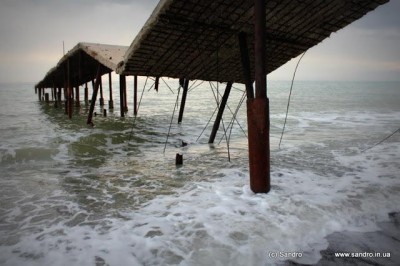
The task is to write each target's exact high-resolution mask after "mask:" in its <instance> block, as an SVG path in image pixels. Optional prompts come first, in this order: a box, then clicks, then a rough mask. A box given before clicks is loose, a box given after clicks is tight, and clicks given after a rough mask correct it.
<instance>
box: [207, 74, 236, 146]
mask: <svg viewBox="0 0 400 266" xmlns="http://www.w3.org/2000/svg"><path fill="white" fill-rule="evenodd" d="M231 89H232V82H228V83H227V84H226V88H225V92H224V95H223V96H222V100H221V104H220V105H219V109H218V113H217V116H216V118H215V122H214V126H213V128H212V131H211V135H210V138H209V139H208V143H210V144H211V143H214V140H215V136H216V135H217V132H218V129H219V125H220V123H221V119H222V115H223V114H224V110H225V106H226V103H227V102H228V97H229V93H230V92H231Z"/></svg>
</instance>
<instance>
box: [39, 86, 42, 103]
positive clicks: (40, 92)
mask: <svg viewBox="0 0 400 266" xmlns="http://www.w3.org/2000/svg"><path fill="white" fill-rule="evenodd" d="M38 91H39V93H38V97H39V102H41V101H42V88H38Z"/></svg>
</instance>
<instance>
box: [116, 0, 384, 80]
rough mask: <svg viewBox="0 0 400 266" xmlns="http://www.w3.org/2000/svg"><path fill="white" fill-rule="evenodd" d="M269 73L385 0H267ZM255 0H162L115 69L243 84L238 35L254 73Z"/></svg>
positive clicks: (125, 71) (142, 74) (124, 71)
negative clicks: (243, 38) (245, 42)
mask: <svg viewBox="0 0 400 266" xmlns="http://www.w3.org/2000/svg"><path fill="white" fill-rule="evenodd" d="M266 2H267V6H266V10H265V12H266V16H267V21H266V28H265V29H266V34H267V47H266V63H267V73H270V72H271V71H273V70H275V69H277V68H278V67H280V66H282V65H283V64H285V63H286V62H287V61H289V60H290V59H292V58H294V57H297V56H298V55H300V54H301V53H303V52H304V51H306V50H308V49H309V48H311V47H313V46H315V45H317V44H318V43H320V42H322V41H323V40H324V39H326V38H327V37H329V36H330V35H331V33H333V32H336V31H338V30H340V29H342V28H344V27H346V26H347V25H349V24H350V23H352V22H353V21H355V20H357V19H359V18H361V17H362V16H364V15H365V14H367V13H368V12H370V11H372V10H374V9H375V8H377V7H378V6H379V5H382V4H384V3H386V2H388V0H330V1H325V0H268V1H266ZM253 5H254V1H253V0H230V1H226V0H201V1H198V0H161V1H160V2H159V4H158V6H157V7H156V9H155V10H154V11H153V14H152V15H151V16H150V18H149V19H148V21H147V22H146V24H145V25H144V27H143V28H142V30H141V32H140V33H139V34H138V36H137V37H136V38H135V39H134V41H133V42H132V44H131V46H130V47H129V49H128V51H127V53H126V55H125V56H124V61H123V62H121V63H120V65H119V67H118V69H117V73H119V74H123V75H139V76H166V77H174V78H180V77H185V78H189V79H200V80H209V81H220V82H226V81H233V82H240V83H243V82H244V80H243V71H242V65H241V59H240V58H241V57H240V50H239V44H238V34H239V33H240V32H245V33H247V35H248V38H247V40H248V47H249V53H250V58H251V60H252V62H250V65H251V66H252V69H251V72H252V75H253V76H254V71H253V66H254V62H253V60H254V49H253V48H254V47H253V46H254V44H253V40H254V24H253V13H254V12H253Z"/></svg>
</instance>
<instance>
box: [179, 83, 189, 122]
mask: <svg viewBox="0 0 400 266" xmlns="http://www.w3.org/2000/svg"><path fill="white" fill-rule="evenodd" d="M188 88H189V79H185V81H184V84H183V93H182V100H181V107H180V109H179V117H178V124H180V123H181V122H182V119H183V111H184V110H185V103H186V96H187V92H188Z"/></svg>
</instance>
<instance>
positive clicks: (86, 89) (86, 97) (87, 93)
mask: <svg viewBox="0 0 400 266" xmlns="http://www.w3.org/2000/svg"><path fill="white" fill-rule="evenodd" d="M88 104H89V88H88V86H87V82H86V83H85V105H88Z"/></svg>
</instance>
